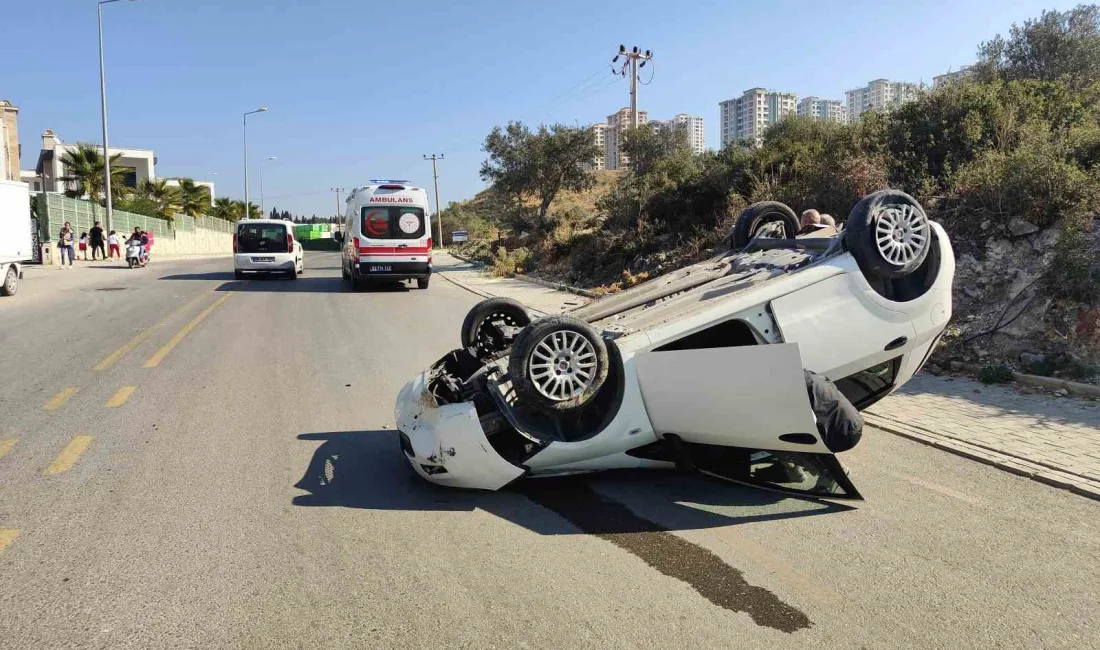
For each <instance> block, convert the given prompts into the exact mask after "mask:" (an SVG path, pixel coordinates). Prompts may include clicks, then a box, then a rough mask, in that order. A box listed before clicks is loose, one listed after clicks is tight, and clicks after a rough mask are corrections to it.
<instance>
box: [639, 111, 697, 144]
mask: <svg viewBox="0 0 1100 650" xmlns="http://www.w3.org/2000/svg"><path fill="white" fill-rule="evenodd" d="M650 124H653V125H654V126H655V127H657V128H660V129H668V130H671V129H675V128H679V127H680V126H683V127H684V129H685V130H686V131H687V136H688V144H690V145H691V151H692V152H693V153H703V152H704V151H706V150H707V139H706V133H705V131H704V128H703V118H701V117H699V116H697V115H688V114H687V113H679V114H678V115H676V117H673V118H672V119H670V120H654V121H653V122H650Z"/></svg>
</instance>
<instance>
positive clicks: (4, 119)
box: [0, 99, 20, 181]
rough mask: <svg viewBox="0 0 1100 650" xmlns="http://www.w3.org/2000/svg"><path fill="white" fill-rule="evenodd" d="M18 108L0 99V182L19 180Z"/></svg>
mask: <svg viewBox="0 0 1100 650" xmlns="http://www.w3.org/2000/svg"><path fill="white" fill-rule="evenodd" d="M19 150H20V147H19V108H18V107H16V106H15V104H12V103H11V102H9V101H8V100H6V99H0V180H5V181H18V180H19Z"/></svg>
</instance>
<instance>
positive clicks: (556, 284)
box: [515, 273, 599, 299]
mask: <svg viewBox="0 0 1100 650" xmlns="http://www.w3.org/2000/svg"><path fill="white" fill-rule="evenodd" d="M515 278H516V279H517V280H523V281H524V282H530V283H531V284H537V285H540V286H543V287H547V288H549V289H557V290H558V291H565V292H566V293H572V294H576V295H578V296H583V297H585V298H592V299H595V298H599V296H598V295H596V293H594V292H592V291H589V290H587V289H581V288H579V287H572V286H569V285H568V284H562V283H560V282H551V281H550V280H543V279H541V278H533V277H531V276H529V275H524V274H522V273H517V274H516V275H515Z"/></svg>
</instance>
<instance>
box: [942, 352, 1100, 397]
mask: <svg viewBox="0 0 1100 650" xmlns="http://www.w3.org/2000/svg"><path fill="white" fill-rule="evenodd" d="M948 367H949V368H951V369H952V370H962V371H964V372H969V373H971V374H973V375H974V376H977V375H978V373H979V372H980V371H981V367H979V366H976V365H974V364H971V363H963V362H962V361H952V362H950V363H949V364H948ZM1012 378H1013V379H1014V380H1016V381H1018V382H1020V383H1021V384H1025V385H1027V386H1035V387H1037V388H1053V389H1056V390H1057V389H1059V388H1062V389H1065V390H1066V392H1068V393H1070V394H1071V395H1080V396H1082V397H1100V386H1094V385H1092V384H1082V383H1081V382H1077V381H1070V380H1068V379H1058V378H1056V377H1043V376H1040V375H1025V374H1024V373H1022V372H1016V371H1012Z"/></svg>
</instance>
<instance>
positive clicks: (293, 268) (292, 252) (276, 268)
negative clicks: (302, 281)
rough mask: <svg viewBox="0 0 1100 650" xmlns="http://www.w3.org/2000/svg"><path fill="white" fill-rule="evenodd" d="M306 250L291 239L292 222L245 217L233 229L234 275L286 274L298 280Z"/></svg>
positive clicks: (242, 277)
mask: <svg viewBox="0 0 1100 650" xmlns="http://www.w3.org/2000/svg"><path fill="white" fill-rule="evenodd" d="M305 270H306V269H305V253H303V252H302V245H301V244H300V243H298V242H296V241H294V223H293V222H290V221H282V220H280V219H247V220H245V221H241V222H239V223H238V224H237V232H235V233H233V275H234V276H235V277H236V278H237V279H238V280H241V279H244V278H246V277H249V276H253V275H272V274H279V275H286V276H288V277H290V279H291V280H297V279H298V276H299V275H300V274H301V273H304V272H305Z"/></svg>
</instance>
